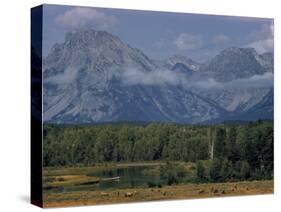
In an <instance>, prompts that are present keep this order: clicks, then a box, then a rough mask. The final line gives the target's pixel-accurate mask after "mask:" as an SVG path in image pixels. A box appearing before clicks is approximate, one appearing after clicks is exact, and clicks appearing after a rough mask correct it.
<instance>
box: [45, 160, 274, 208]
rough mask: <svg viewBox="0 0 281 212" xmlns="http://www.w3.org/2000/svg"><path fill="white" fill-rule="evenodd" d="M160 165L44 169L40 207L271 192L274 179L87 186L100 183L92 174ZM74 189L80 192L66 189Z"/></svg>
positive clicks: (110, 165) (135, 164) (114, 164)
mask: <svg viewBox="0 0 281 212" xmlns="http://www.w3.org/2000/svg"><path fill="white" fill-rule="evenodd" d="M161 164H162V163H161V162H153V163H150V162H139V163H106V164H97V165H95V166H91V167H62V168H44V174H43V176H44V177H43V188H44V192H43V198H44V201H43V202H44V204H43V205H44V207H63V206H78V205H93V204H109V203H125V202H140V201H155V200H172V199H192V198H206V197H220V196H237V195H256V194H271V193H273V180H264V181H243V182H231V183H204V184H196V183H180V184H177V185H170V186H168V185H162V186H161V187H157V186H156V187H153V188H150V187H148V186H146V185H144V186H138V187H135V188H122V189H120V188H118V189H116V188H109V189H105V190H101V189H95V187H90V186H92V185H96V184H98V183H100V181H102V180H103V179H101V178H99V177H97V176H93V175H91V174H90V173H92V172H93V171H100V170H112V169H114V168H127V167H138V166H146V167H148V166H149V167H151V168H153V169H152V170H157V167H159V165H161ZM182 164H183V165H184V166H185V167H186V169H187V170H189V172H190V173H192V172H194V168H193V164H192V163H184V162H183V163H182ZM191 175H192V174H191ZM73 186H74V187H75V188H76V187H78V188H79V189H78V190H73V191H72V190H71V189H70V190H67V188H71V187H73ZM56 188H57V189H58V190H59V188H64V189H66V190H62V191H59V192H53V189H56ZM80 188H82V189H80Z"/></svg>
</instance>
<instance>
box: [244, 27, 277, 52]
mask: <svg viewBox="0 0 281 212" xmlns="http://www.w3.org/2000/svg"><path fill="white" fill-rule="evenodd" d="M259 37H260V38H258V39H257V40H256V41H254V42H252V43H250V44H248V45H247V47H253V48H255V49H256V50H257V51H258V52H259V53H264V52H269V51H273V49H274V25H273V23H271V24H270V25H264V26H263V27H262V28H261V30H260V32H259Z"/></svg>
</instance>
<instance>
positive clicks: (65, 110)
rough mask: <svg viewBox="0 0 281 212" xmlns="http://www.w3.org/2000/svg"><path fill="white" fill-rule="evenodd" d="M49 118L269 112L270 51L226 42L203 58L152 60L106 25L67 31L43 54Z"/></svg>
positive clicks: (244, 116)
mask: <svg viewBox="0 0 281 212" xmlns="http://www.w3.org/2000/svg"><path fill="white" fill-rule="evenodd" d="M43 67H44V70H43V111H44V114H43V120H44V121H45V122H50V123H66V124H69V123H75V124H76V123H101V122H119V121H128V122H176V123H212V122H222V121H228V120H247V121H248V120H257V119H273V53H265V54H258V53H257V52H256V51H255V49H253V48H238V47H230V48H227V49H225V50H223V51H221V52H220V53H219V54H218V55H216V56H215V57H213V58H211V59H210V60H209V61H207V62H205V63H203V64H202V63H198V62H196V61H193V60H192V59H190V58H188V57H186V56H182V55H174V56H171V57H170V58H167V59H164V60H154V59H153V58H149V56H147V55H145V54H144V53H143V52H142V51H141V50H139V49H137V48H134V47H131V46H130V45H128V44H126V43H125V42H123V41H121V40H120V38H118V37H117V36H114V35H112V34H110V33H108V32H106V31H96V30H93V29H87V30H85V29H84V30H75V31H72V32H68V33H67V34H66V36H65V40H64V42H63V43H61V44H55V45H54V46H53V47H52V49H51V51H50V53H49V54H48V55H47V56H46V57H45V58H44V60H43Z"/></svg>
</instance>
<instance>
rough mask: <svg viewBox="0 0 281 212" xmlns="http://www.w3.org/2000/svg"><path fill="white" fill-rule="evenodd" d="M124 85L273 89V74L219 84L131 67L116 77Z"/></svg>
mask: <svg viewBox="0 0 281 212" xmlns="http://www.w3.org/2000/svg"><path fill="white" fill-rule="evenodd" d="M116 76H117V77H118V78H119V79H120V80H121V82H122V83H123V84H124V85H128V86H131V85H145V86H161V85H174V86H178V85H181V86H183V87H185V88H186V89H190V90H193V89H206V90H210V89H212V90H213V89H214V90H220V89H229V88H230V89H236V88H239V89H247V88H271V87H273V73H271V72H266V73H264V74H262V75H253V76H251V77H249V78H240V79H235V80H232V81H229V82H219V81H216V80H215V79H213V78H203V79H200V78H199V79H198V78H193V77H191V78H190V77H187V76H186V75H185V74H183V73H181V72H175V71H171V70H168V69H156V70H153V71H141V70H139V69H137V68H134V67H130V68H127V69H125V70H123V71H122V72H119V73H118V75H116Z"/></svg>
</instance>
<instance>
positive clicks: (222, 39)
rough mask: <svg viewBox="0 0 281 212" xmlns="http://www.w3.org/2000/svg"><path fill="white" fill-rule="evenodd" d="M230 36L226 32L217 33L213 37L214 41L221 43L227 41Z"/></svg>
mask: <svg viewBox="0 0 281 212" xmlns="http://www.w3.org/2000/svg"><path fill="white" fill-rule="evenodd" d="M229 40H230V39H229V37H228V36H227V35H225V34H219V35H216V36H215V37H214V38H213V43H216V44H220V43H225V42H227V41H229Z"/></svg>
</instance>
